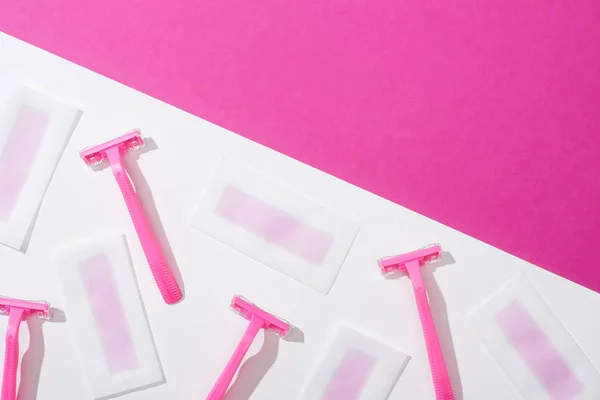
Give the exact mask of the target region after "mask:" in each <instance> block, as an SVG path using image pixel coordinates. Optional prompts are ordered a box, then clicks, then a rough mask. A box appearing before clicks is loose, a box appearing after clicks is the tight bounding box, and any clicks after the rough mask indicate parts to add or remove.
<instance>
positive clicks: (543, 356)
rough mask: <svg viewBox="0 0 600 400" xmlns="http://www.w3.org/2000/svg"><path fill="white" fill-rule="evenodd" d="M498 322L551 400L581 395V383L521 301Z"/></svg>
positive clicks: (499, 316)
mask: <svg viewBox="0 0 600 400" xmlns="http://www.w3.org/2000/svg"><path fill="white" fill-rule="evenodd" d="M496 322H497V323H498V325H499V326H500V329H501V331H502V333H503V334H504V336H505V337H506V339H507V340H508V341H509V342H510V344H511V345H512V346H513V347H514V348H515V349H516V350H517V352H518V353H519V355H520V356H521V358H522V359H523V361H525V363H526V364H527V366H528V367H529V368H530V369H531V372H532V373H533V375H535V377H536V379H537V380H538V381H539V382H540V383H541V384H542V386H543V387H544V388H545V389H546V391H547V392H548V394H549V395H550V396H551V398H552V399H554V400H569V399H572V398H574V397H575V396H576V395H577V394H578V393H580V392H581V390H582V389H583V385H582V384H581V382H579V380H578V379H577V377H576V376H575V374H574V373H573V371H572V370H571V368H570V367H569V365H568V364H567V362H566V361H565V359H564V357H563V356H562V355H561V354H560V352H559V351H558V349H557V348H556V347H555V346H554V345H553V344H552V343H551V341H550V338H549V337H548V335H546V334H545V333H544V331H543V330H542V329H541V328H540V326H539V325H538V324H537V322H536V321H535V320H534V319H533V317H532V315H531V314H530V313H529V312H528V311H527V310H526V309H525V307H523V304H521V302H520V301H518V300H514V301H513V302H511V303H510V304H509V305H508V306H506V308H504V309H503V310H502V311H500V312H499V313H498V314H497V315H496Z"/></svg>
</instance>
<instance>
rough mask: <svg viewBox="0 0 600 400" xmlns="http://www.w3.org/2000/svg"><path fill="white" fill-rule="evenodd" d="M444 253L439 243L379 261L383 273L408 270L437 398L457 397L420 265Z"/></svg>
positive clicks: (437, 399)
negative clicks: (453, 389)
mask: <svg viewBox="0 0 600 400" xmlns="http://www.w3.org/2000/svg"><path fill="white" fill-rule="evenodd" d="M441 253H442V248H441V247H440V245H437V244H436V245H432V246H429V247H427V248H424V249H421V250H417V251H413V252H412V253H408V254H402V255H399V256H395V257H390V258H385V259H382V260H380V261H379V266H380V268H381V271H382V273H383V274H384V275H387V274H389V273H392V272H394V271H406V272H407V273H408V277H409V278H410V281H411V282H412V287H413V291H414V293H415V301H416V303H417V310H418V312H419V318H420V319H421V327H422V329H423V336H424V338H425V345H426V347H427V357H428V358H429V368H430V369H431V377H432V378H433V386H434V389H435V398H436V400H454V393H453V391H452V383H451V381H450V376H449V375H448V370H447V368H446V363H445V361H444V354H443V353H442V347H441V346H440V341H439V338H438V335H437V331H436V329H435V323H434V322H433V316H432V315H431V309H430V308H429V300H428V299H427V290H426V289H425V285H424V284H423V278H422V276H421V266H422V265H424V264H426V263H430V262H435V261H437V260H439V259H440V257H441Z"/></svg>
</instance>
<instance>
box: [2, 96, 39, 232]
mask: <svg viewBox="0 0 600 400" xmlns="http://www.w3.org/2000/svg"><path fill="white" fill-rule="evenodd" d="M49 121H50V117H49V115H48V114H47V113H45V112H44V111H42V110H39V109H37V108H35V107H32V106H30V105H23V106H21V108H20V109H19V111H18V113H17V117H16V120H15V122H14V124H13V126H12V129H11V133H10V134H9V135H10V136H9V138H8V141H7V143H6V146H5V147H4V150H3V151H2V154H0V221H2V222H6V221H8V220H9V219H10V216H11V214H12V212H13V210H14V208H15V205H16V204H17V200H18V199H19V196H20V194H21V191H22V189H23V186H24V185H25V181H26V180H27V177H28V176H29V173H30V172H31V169H32V167H33V164H34V162H35V159H36V156H37V153H38V151H39V150H40V145H41V143H42V139H43V137H44V134H45V133H46V130H47V128H48V123H49Z"/></svg>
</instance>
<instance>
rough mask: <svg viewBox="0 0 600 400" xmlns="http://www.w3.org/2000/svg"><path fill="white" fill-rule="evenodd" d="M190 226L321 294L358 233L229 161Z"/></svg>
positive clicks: (329, 213) (306, 200)
mask: <svg viewBox="0 0 600 400" xmlns="http://www.w3.org/2000/svg"><path fill="white" fill-rule="evenodd" d="M191 225H192V226H193V227H194V228H196V229H198V230H200V231H202V232H204V233H206V234H208V235H209V236H212V237H213V238H215V239H217V240H219V241H221V242H223V243H225V244H227V245H228V246H231V247H232V248H234V249H236V250H238V251H239V252H241V253H243V254H245V255H247V256H249V257H251V258H253V259H255V260H257V261H259V262H261V263H263V264H264V265H266V266H268V267H270V268H273V269H275V270H277V271H279V272H281V273H283V274H285V275H287V276H289V277H291V278H293V279H295V280H297V281H299V282H301V283H303V284H305V285H307V286H309V287H311V288H313V289H315V290H317V291H320V292H322V293H327V292H328V291H329V289H330V288H331V285H332V284H333V282H334V280H335V277H336V276H337V273H338V271H339V269H340V267H341V265H342V263H343V262H344V259H345V257H346V255H347V254H348V251H349V250H350V247H351V246H352V243H353V241H354V238H355V237H356V234H357V233H358V228H359V227H358V225H357V224H356V223H354V222H352V221H349V220H347V219H345V218H343V217H341V216H339V215H338V214H336V213H335V212H333V211H331V210H329V209H327V208H325V207H324V206H322V205H320V204H318V203H316V202H314V201H313V200H311V199H309V198H307V197H306V196H304V195H302V194H300V193H298V192H296V191H294V190H292V189H290V188H288V187H286V186H283V185H281V184H279V183H277V182H274V181H272V180H271V179H269V178H267V177H265V176H263V175H261V174H260V173H258V172H256V171H253V170H251V169H249V168H247V167H244V166H242V165H240V164H238V163H236V162H235V161H233V160H232V159H230V158H226V159H224V160H223V161H222V162H221V164H220V165H219V168H218V169H217V171H216V173H215V175H214V177H213V179H212V180H211V182H210V183H209V184H208V187H207V189H206V190H205V193H204V196H203V197H202V199H201V200H200V203H199V205H198V207H197V209H196V212H195V213H194V215H193V217H192V221H191Z"/></svg>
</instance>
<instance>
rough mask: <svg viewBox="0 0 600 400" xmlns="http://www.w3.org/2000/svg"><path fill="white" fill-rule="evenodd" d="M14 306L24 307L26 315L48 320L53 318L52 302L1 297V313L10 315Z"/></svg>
mask: <svg viewBox="0 0 600 400" xmlns="http://www.w3.org/2000/svg"><path fill="white" fill-rule="evenodd" d="M12 308H21V309H23V310H24V311H25V312H24V316H25V317H30V316H36V317H38V318H42V319H46V320H49V319H51V318H52V309H51V308H50V303H47V302H45V301H27V300H18V299H11V298H9V297H0V314H4V315H9V314H10V310H11V309H12Z"/></svg>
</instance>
